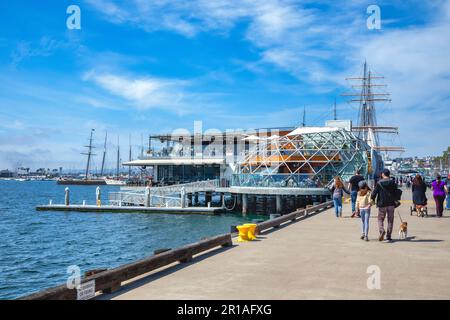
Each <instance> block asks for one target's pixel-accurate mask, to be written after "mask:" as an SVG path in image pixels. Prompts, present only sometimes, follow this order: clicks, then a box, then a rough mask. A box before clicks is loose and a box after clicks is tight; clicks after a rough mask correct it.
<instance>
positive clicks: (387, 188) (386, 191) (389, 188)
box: [370, 169, 399, 241]
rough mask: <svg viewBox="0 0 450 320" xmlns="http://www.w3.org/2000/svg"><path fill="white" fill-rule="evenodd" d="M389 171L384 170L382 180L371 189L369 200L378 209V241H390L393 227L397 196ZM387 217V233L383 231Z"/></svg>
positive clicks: (395, 185)
mask: <svg viewBox="0 0 450 320" xmlns="http://www.w3.org/2000/svg"><path fill="white" fill-rule="evenodd" d="M390 175H391V173H390V171H389V170H388V169H384V170H383V171H382V173H381V177H382V179H381V180H380V181H379V182H378V183H377V184H376V186H375V188H374V189H373V192H372V195H371V196H370V198H371V199H372V201H374V202H375V203H376V205H377V207H378V229H379V233H380V235H379V237H378V240H379V241H383V240H384V236H385V235H386V240H388V241H391V240H392V229H393V227H394V210H395V202H396V200H399V199H396V198H397V196H396V193H397V189H398V187H397V184H396V183H395V181H394V180H392V179H391V178H390ZM386 217H387V233H386V231H385V229H384V220H385V219H386Z"/></svg>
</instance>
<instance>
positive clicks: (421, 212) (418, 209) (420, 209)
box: [410, 203, 428, 218]
mask: <svg viewBox="0 0 450 320" xmlns="http://www.w3.org/2000/svg"><path fill="white" fill-rule="evenodd" d="M410 211H411V214H410V215H411V216H412V215H413V212H415V214H416V215H417V216H418V217H421V218H423V217H425V216H427V217H428V208H427V204H426V203H425V204H413V205H412V206H411V207H410Z"/></svg>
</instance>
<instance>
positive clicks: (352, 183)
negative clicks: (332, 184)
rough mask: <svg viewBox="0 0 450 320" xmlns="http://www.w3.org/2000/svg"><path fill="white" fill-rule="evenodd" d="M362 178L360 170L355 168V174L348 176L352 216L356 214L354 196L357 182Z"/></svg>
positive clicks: (355, 195) (357, 187)
mask: <svg viewBox="0 0 450 320" xmlns="http://www.w3.org/2000/svg"><path fill="white" fill-rule="evenodd" d="M363 180H364V177H363V176H362V175H361V170H359V169H358V170H356V172H355V175H354V176H353V177H351V178H350V180H349V182H348V187H347V188H348V190H350V197H351V200H352V218H353V217H354V216H355V215H356V214H357V211H356V197H357V196H358V191H359V186H358V184H359V183H360V182H361V181H363Z"/></svg>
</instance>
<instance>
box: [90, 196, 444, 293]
mask: <svg viewBox="0 0 450 320" xmlns="http://www.w3.org/2000/svg"><path fill="white" fill-rule="evenodd" d="M409 193H410V191H408V190H406V191H404V197H407V196H408V194H409ZM428 198H429V199H432V198H431V197H430V196H429V197H428ZM429 203H430V205H429V214H430V217H428V218H418V217H416V216H410V212H409V207H410V205H411V201H410V200H405V201H403V204H402V206H401V207H400V209H399V213H400V214H401V216H402V219H403V220H405V221H407V222H408V225H409V226H408V228H409V232H408V238H407V240H398V232H397V231H398V227H399V217H398V215H397V213H396V216H395V223H394V233H393V238H394V241H393V242H391V243H387V242H379V241H378V240H377V236H378V230H377V219H376V215H377V209H376V208H373V211H372V217H371V219H370V231H369V239H370V241H369V242H365V241H362V240H360V239H359V236H360V234H361V231H360V229H361V221H360V219H358V218H353V219H352V218H350V215H351V209H350V204H345V205H344V211H343V217H342V218H336V217H335V215H334V212H333V210H334V209H333V208H332V209H329V210H327V211H325V212H322V213H319V214H317V215H313V216H310V217H308V218H306V219H304V220H301V221H298V222H296V223H294V224H289V225H287V226H284V227H281V228H279V229H277V230H276V231H273V229H272V230H268V232H266V233H263V234H262V236H261V237H260V241H253V242H245V243H237V242H235V246H233V247H232V248H231V249H221V251H220V252H217V251H215V252H212V253H211V254H210V255H208V254H205V256H203V257H202V256H199V257H196V258H194V260H193V261H192V262H190V263H189V264H188V265H187V266H181V267H180V266H174V267H168V268H166V269H163V270H160V271H156V272H153V273H149V274H147V275H145V276H143V277H142V278H140V279H139V280H137V281H135V282H133V283H130V284H128V285H126V286H124V287H123V289H121V290H120V291H118V292H117V293H115V294H111V295H105V296H101V297H99V298H101V299H193V300H201V299H217V300H222V299H450V273H449V272H448V263H449V261H450V233H449V232H448V230H450V218H449V215H450V212H449V211H445V212H444V215H445V216H444V218H436V217H435V211H434V210H435V209H434V205H433V204H432V200H430V201H429ZM373 270H379V271H380V273H379V276H380V278H379V279H380V287H379V289H377V288H374V287H371V288H369V287H368V285H367V283H368V281H369V282H370V277H371V276H372V275H373ZM262 279H263V280H262Z"/></svg>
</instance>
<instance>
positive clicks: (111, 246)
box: [0, 180, 262, 299]
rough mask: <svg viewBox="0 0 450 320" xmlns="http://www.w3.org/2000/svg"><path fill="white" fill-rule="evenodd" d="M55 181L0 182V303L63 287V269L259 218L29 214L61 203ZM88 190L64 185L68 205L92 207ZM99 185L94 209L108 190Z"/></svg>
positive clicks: (118, 258)
mask: <svg viewBox="0 0 450 320" xmlns="http://www.w3.org/2000/svg"><path fill="white" fill-rule="evenodd" d="M65 187H66V186H59V185H57V184H56V182H55V181H5V180H0V215H1V221H0V234H1V240H0V299H13V298H17V297H20V296H23V295H26V294H30V293H33V292H36V291H39V290H42V289H45V288H49V287H52V286H56V285H60V284H63V283H65V282H66V280H67V277H68V276H69V274H67V268H68V267H69V266H73V265H76V266H79V267H80V269H81V272H82V273H84V272H85V271H88V270H92V269H97V268H113V267H117V266H119V265H123V264H125V263H129V262H133V261H136V260H138V259H141V258H144V257H147V256H150V255H152V254H153V251H154V250H156V249H161V248H176V247H179V246H182V245H185V244H188V243H192V242H196V241H198V240H200V239H201V238H203V237H208V236H214V235H218V234H221V233H226V232H229V230H230V226H231V225H237V224H241V223H245V222H249V221H251V220H252V219H256V218H262V217H261V216H259V217H258V216H255V215H247V217H245V218H244V217H242V216H241V215H239V214H231V213H230V214H223V215H218V216H201V215H170V214H141V213H79V212H66V213H64V212H37V211H36V210H35V207H36V205H42V204H48V203H49V200H52V202H53V203H55V204H56V203H63V202H64V189H65ZM95 188H96V187H95V186H70V190H71V202H72V203H79V204H81V203H82V202H83V200H86V203H87V204H94V203H95ZM118 189H119V187H115V186H102V187H101V190H102V202H103V203H106V202H107V197H108V191H117V190H118Z"/></svg>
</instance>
